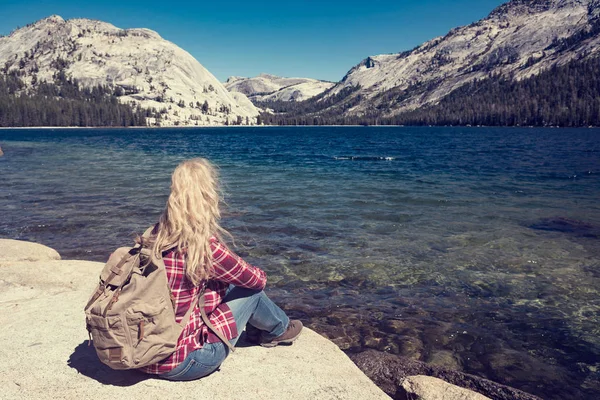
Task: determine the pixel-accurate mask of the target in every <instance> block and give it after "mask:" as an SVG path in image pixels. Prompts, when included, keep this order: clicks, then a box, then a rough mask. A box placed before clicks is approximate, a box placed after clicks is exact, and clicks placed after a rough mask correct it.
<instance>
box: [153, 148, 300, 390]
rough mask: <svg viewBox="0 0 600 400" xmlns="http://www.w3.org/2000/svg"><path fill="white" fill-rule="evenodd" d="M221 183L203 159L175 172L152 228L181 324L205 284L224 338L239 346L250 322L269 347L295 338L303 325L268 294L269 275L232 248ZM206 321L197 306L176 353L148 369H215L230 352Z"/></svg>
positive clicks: (182, 373) (173, 372)
mask: <svg viewBox="0 0 600 400" xmlns="http://www.w3.org/2000/svg"><path fill="white" fill-rule="evenodd" d="M219 201H220V196H219V187H218V178H217V173H216V171H215V168H214V167H213V166H212V165H211V163H210V162H209V161H208V160H205V159H201V158H197V159H193V160H188V161H185V162H183V163H181V164H180V165H179V166H178V167H177V168H176V169H175V171H174V172H173V176H172V180H171V194H170V195H169V199H168V201H167V205H166V208H165V210H164V212H163V213H162V215H161V217H160V220H159V223H158V224H157V226H156V227H155V229H154V231H153V237H152V240H153V244H152V248H153V251H154V253H155V254H162V256H163V260H164V262H165V266H166V271H167V278H168V281H169V286H170V288H171V292H172V293H173V297H174V303H175V306H176V310H175V313H176V317H177V318H176V319H177V322H178V323H179V322H180V321H181V320H182V318H183V317H184V315H185V314H186V312H187V310H188V309H189V307H190V305H191V304H192V301H197V298H198V295H199V294H200V293H201V291H202V290H203V288H204V301H205V306H204V310H205V311H206V314H207V316H208V319H209V321H210V322H211V323H212V325H213V328H214V329H215V330H218V331H219V332H220V334H221V336H224V339H226V340H228V341H229V342H230V344H232V345H235V343H236V342H237V340H238V339H239V337H240V334H241V333H242V331H243V330H244V328H245V326H246V324H251V325H252V326H254V327H255V328H258V329H259V330H261V333H262V335H261V339H260V344H261V345H262V346H265V347H271V346H277V345H278V344H291V343H292V342H293V341H294V340H295V339H296V338H297V337H298V336H299V335H300V331H301V330H302V323H301V322H300V321H297V320H292V321H290V320H289V318H288V317H287V316H286V315H285V312H283V311H282V310H281V309H280V308H279V307H277V305H275V303H273V302H272V301H271V300H270V299H269V298H268V297H267V296H266V294H265V293H264V292H263V289H264V288H265V285H266V283H267V277H266V275H265V273H264V271H262V270H261V269H260V268H257V267H254V266H252V265H250V264H248V263H246V262H245V261H244V260H242V259H241V258H240V257H238V256H237V255H236V254H234V253H233V252H231V251H230V250H229V249H228V248H227V246H225V245H224V244H223V242H222V239H221V234H223V233H226V232H225V231H224V230H223V228H221V226H220V225H219V220H220V216H221V213H220V210H219ZM219 332H217V333H215V332H214V331H213V330H212V329H210V328H209V327H208V326H207V325H206V324H205V323H204V322H203V320H202V316H201V311H200V308H199V307H198V304H196V305H195V306H194V309H193V311H192V314H191V316H190V319H189V322H188V323H187V325H186V327H185V329H184V330H183V332H182V334H181V336H180V337H179V341H178V344H177V347H176V350H175V352H174V353H173V354H172V355H171V356H169V357H168V358H166V359H165V360H162V361H160V362H158V363H157V364H154V365H150V366H147V367H144V368H143V370H144V371H145V372H147V373H151V374H158V375H159V376H160V377H161V378H165V379H169V380H176V381H184V380H192V379H198V378H201V377H203V376H206V375H208V374H210V373H212V372H213V371H215V370H216V369H217V368H218V367H219V365H221V363H222V362H223V361H224V360H225V358H226V357H227V355H228V354H229V348H228V346H227V345H226V344H225V343H224V342H223V341H222V340H220V339H219V337H218V333H219Z"/></svg>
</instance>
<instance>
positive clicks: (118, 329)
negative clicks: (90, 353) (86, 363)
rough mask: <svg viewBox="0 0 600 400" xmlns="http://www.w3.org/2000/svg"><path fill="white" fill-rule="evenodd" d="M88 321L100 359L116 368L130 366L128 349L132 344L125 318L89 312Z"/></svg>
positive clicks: (88, 327)
mask: <svg viewBox="0 0 600 400" xmlns="http://www.w3.org/2000/svg"><path fill="white" fill-rule="evenodd" d="M86 323H87V329H88V332H89V333H90V335H91V337H92V340H93V341H94V347H95V348H96V353H97V354H98V358H100V361H102V362H103V363H104V364H107V365H109V366H111V367H112V368H114V369H126V368H130V367H129V365H130V364H131V356H130V354H129V353H130V352H129V351H127V349H129V348H130V347H131V345H130V342H129V338H128V336H127V332H126V329H125V324H124V323H123V318H122V317H121V316H120V315H112V316H111V315H108V316H107V317H106V318H105V317H102V316H99V315H94V314H91V313H89V314H87V315H86Z"/></svg>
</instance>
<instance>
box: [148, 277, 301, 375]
mask: <svg viewBox="0 0 600 400" xmlns="http://www.w3.org/2000/svg"><path fill="white" fill-rule="evenodd" d="M223 302H224V303H226V304H227V305H228V306H229V308H230V309H231V312H232V313H233V318H234V319H235V324H236V326H237V329H238V336H237V337H235V338H233V339H232V340H231V344H233V345H235V344H236V342H237V341H238V339H239V338H240V337H239V335H240V334H241V333H242V330H243V329H244V328H245V326H246V324H248V323H249V324H251V325H253V326H254V327H256V328H258V329H260V330H262V331H265V334H264V336H265V337H266V338H267V339H268V338H274V337H277V336H279V335H282V334H283V333H284V332H285V330H286V329H287V326H288V323H289V318H288V317H287V315H285V312H284V311H283V310H282V309H281V308H279V307H277V305H276V304H275V303H273V301H271V299H269V298H268V297H267V295H266V294H265V292H263V291H262V290H261V291H257V290H252V289H245V288H241V287H237V286H234V285H231V286H229V289H228V290H227V294H226V295H225V298H224V299H223ZM228 355H229V348H228V347H227V346H226V345H225V344H224V343H222V342H218V343H205V344H204V346H203V347H202V348H201V349H199V350H195V351H192V352H191V353H189V354H188V355H187V357H186V359H185V360H184V361H183V362H182V363H181V364H179V365H178V366H177V367H175V368H174V369H172V370H171V371H169V372H166V373H164V374H160V375H159V376H160V377H161V378H164V379H168V380H172V381H191V380H194V379H198V378H202V377H203V376H206V375H209V374H211V373H212V372H214V371H216V370H217V369H218V368H219V366H220V365H221V363H222V362H223V361H224V360H225V358H227V356H228Z"/></svg>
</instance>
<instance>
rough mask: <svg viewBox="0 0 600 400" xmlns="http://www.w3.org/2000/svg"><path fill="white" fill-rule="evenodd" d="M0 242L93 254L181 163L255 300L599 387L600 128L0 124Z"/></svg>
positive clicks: (534, 377)
mask: <svg viewBox="0 0 600 400" xmlns="http://www.w3.org/2000/svg"><path fill="white" fill-rule="evenodd" d="M0 146H1V147H2V149H3V150H4V153H5V155H4V156H3V157H0V210H1V214H0V215H1V216H0V237H4V238H13V239H22V240H31V241H36V242H40V243H44V244H46V245H48V246H51V247H53V248H55V249H57V250H58V251H59V252H60V253H61V254H62V256H63V258H79V259H89V260H97V261H104V260H105V259H106V257H107V255H108V254H109V253H110V252H111V251H112V249H114V248H115V247H119V246H121V245H124V244H127V243H129V242H130V240H131V237H132V234H133V232H141V231H142V230H143V229H144V228H145V227H147V226H148V225H150V224H151V223H153V222H154V221H155V220H156V219H157V217H158V215H159V214H160V212H161V209H162V207H163V205H164V202H165V200H166V197H167V195H168V186H169V175H170V173H171V171H172V170H173V168H174V167H175V166H176V165H177V163H178V162H180V161H181V160H184V159H187V158H191V157H197V156H202V157H208V158H210V159H211V160H213V161H214V162H215V163H217V164H218V165H219V166H220V168H221V176H222V180H223V182H224V189H225V194H226V201H227V207H226V211H225V218H224V221H223V222H224V226H225V227H226V228H228V229H229V230H230V231H231V232H232V233H233V234H234V236H235V237H236V242H237V245H238V252H239V253H240V254H241V255H243V256H244V257H246V258H247V259H248V261H250V262H252V263H254V264H256V265H259V266H261V267H263V268H264V269H265V270H266V271H267V272H268V275H269V280H270V284H269V287H270V289H269V290H270V294H271V295H272V296H273V297H274V298H275V299H276V300H277V301H278V302H279V303H280V304H282V305H283V307H284V308H285V309H286V310H287V311H288V312H289V313H291V314H293V315H295V316H298V317H301V318H302V319H304V320H305V321H306V322H307V323H308V324H309V325H310V326H312V327H313V328H314V329H316V330H317V331H319V332H321V333H323V334H325V335H327V336H328V337H330V338H332V339H333V340H334V341H335V342H336V343H337V344H338V345H339V346H340V347H341V348H343V349H345V350H348V351H359V350H361V349H364V348H369V347H370V348H376V349H379V350H382V351H389V352H392V353H395V354H400V355H404V356H409V357H413V358H418V359H421V360H423V361H427V362H430V363H433V364H437V365H444V366H448V367H452V368H455V369H459V370H462V371H465V372H469V373H473V374H476V375H480V376H484V377H488V378H490V379H493V380H496V381H499V382H502V383H505V384H509V385H511V386H514V387H517V388H521V389H523V390H526V391H529V392H531V393H535V394H538V395H540V396H542V397H544V398H548V399H551V398H556V399H558V398H582V399H583V398H597V397H600V384H599V381H600V371H599V368H600V335H599V333H600V328H598V327H599V326H600V325H599V323H600V298H599V291H598V287H600V243H599V240H600V205H599V204H598V199H599V198H600V130H595V129H582V130H567V129H560V130H559V129H525V128H524V129H508V128H507V129H495V128H408V127H406V128H404V127H386V128H384V127H379V128H376V127H369V128H365V127H307V128H296V127H287V128H276V127H270V128H229V129H227V128H221V129H219V128H214V129H160V130H148V129H130V130H121V129H107V130H97V129H86V130H58V129H57V130H1V131H0Z"/></svg>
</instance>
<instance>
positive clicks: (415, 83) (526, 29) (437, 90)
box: [322, 0, 600, 116]
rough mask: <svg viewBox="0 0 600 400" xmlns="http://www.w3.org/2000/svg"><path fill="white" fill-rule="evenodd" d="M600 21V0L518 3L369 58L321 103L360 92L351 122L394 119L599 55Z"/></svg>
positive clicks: (349, 99) (350, 110) (351, 100)
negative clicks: (492, 79) (481, 86)
mask: <svg viewBox="0 0 600 400" xmlns="http://www.w3.org/2000/svg"><path fill="white" fill-rule="evenodd" d="M599 14H600V0H513V1H510V2H508V3H506V4H504V5H501V6H500V7H498V8H496V9H495V10H494V11H492V13H491V14H490V15H489V16H488V17H486V18H484V19H482V20H480V21H478V22H475V23H473V24H471V25H468V26H464V27H459V28H455V29H452V30H451V31H450V32H449V33H448V34H447V35H446V36H444V37H438V38H435V39H433V40H430V41H428V42H426V43H424V44H422V45H420V46H418V47H416V48H415V49H413V50H410V51H406V52H403V53H398V54H385V55H378V56H372V57H368V58H366V59H365V60H363V61H362V62H361V63H360V64H358V65H357V66H355V67H354V68H352V69H351V70H350V71H349V72H348V73H347V75H346V76H345V77H344V78H343V80H342V81H341V82H340V83H338V84H337V85H336V86H335V87H334V88H333V89H332V90H331V91H329V92H328V93H327V94H326V96H325V99H323V100H322V101H325V100H326V99H327V98H331V97H332V96H335V95H338V96H340V95H341V94H344V93H348V92H351V91H352V90H353V91H352V93H351V94H350V95H349V96H346V97H345V99H344V100H343V101H344V102H346V104H351V106H350V107H345V115H348V116H350V115H359V116H360V115H367V114H371V115H381V116H391V115H396V114H398V113H401V112H403V111H407V110H410V109H414V108H417V107H420V106H422V105H424V104H432V103H436V102H438V101H439V100H440V99H442V98H443V97H445V96H446V95H448V94H449V93H451V92H452V91H453V90H455V89H457V88H458V87H460V86H462V85H464V84H466V83H468V82H472V81H473V80H475V79H485V78H487V77H489V76H491V75H498V74H500V75H503V76H506V77H512V78H513V79H523V78H526V77H529V76H531V75H534V74H538V73H539V72H540V71H542V70H545V69H548V68H550V67H551V66H553V65H563V64H565V63H567V62H569V61H572V60H575V59H580V58H585V57H590V56H596V55H597V54H598V51H599V50H600V18H599ZM344 89H345V92H344ZM359 96H360V97H359ZM340 97H343V96H340Z"/></svg>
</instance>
